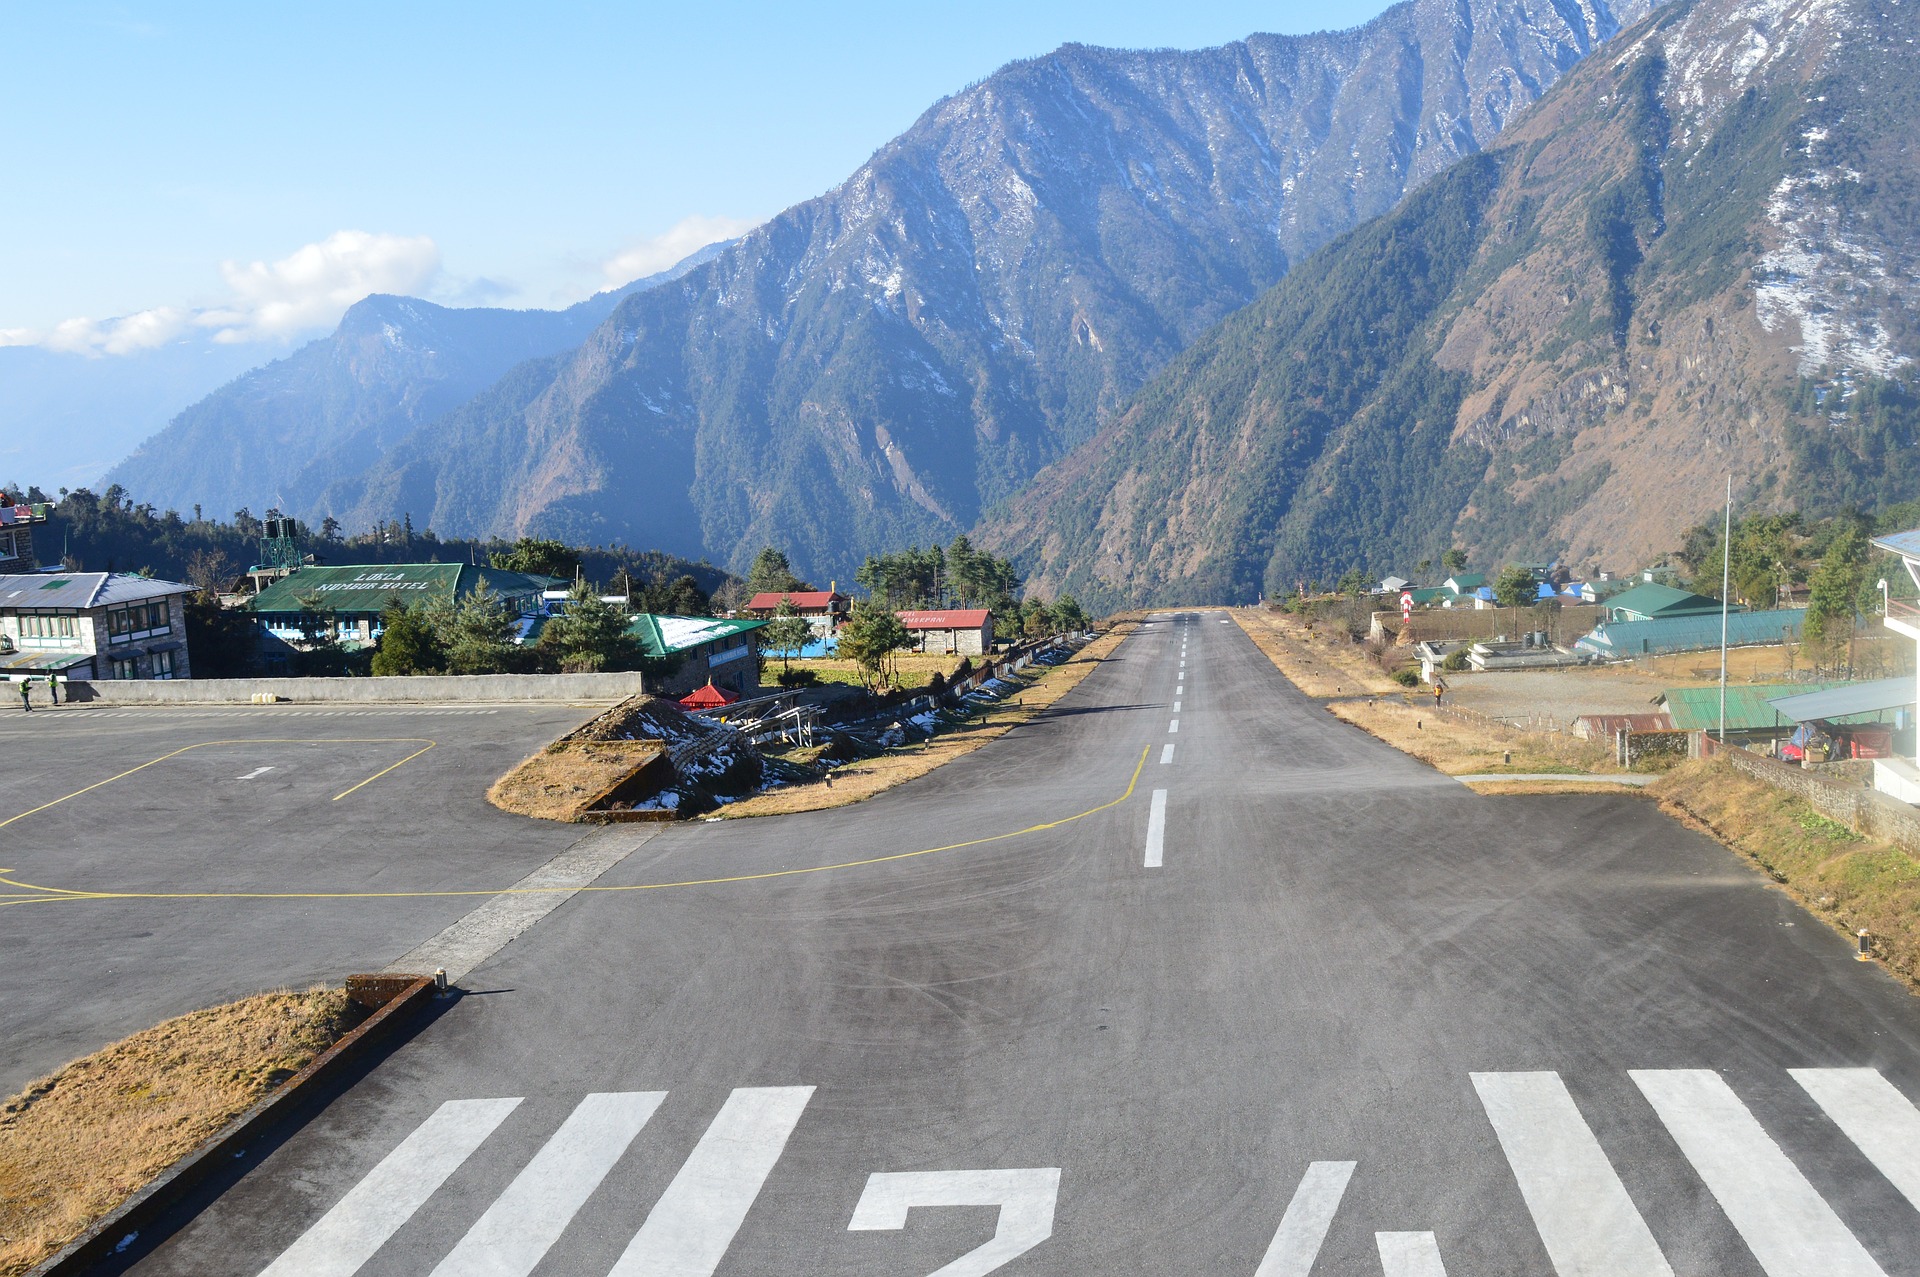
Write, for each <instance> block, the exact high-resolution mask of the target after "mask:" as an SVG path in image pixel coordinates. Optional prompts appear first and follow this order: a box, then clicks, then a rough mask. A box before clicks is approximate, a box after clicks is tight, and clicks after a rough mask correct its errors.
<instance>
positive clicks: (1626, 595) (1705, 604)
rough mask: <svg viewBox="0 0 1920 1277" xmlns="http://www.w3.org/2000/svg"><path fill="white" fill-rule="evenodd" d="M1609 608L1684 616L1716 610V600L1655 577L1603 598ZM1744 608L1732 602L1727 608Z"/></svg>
mask: <svg viewBox="0 0 1920 1277" xmlns="http://www.w3.org/2000/svg"><path fill="white" fill-rule="evenodd" d="M1607 608H1608V610H1609V611H1618V610H1620V609H1621V608H1625V609H1626V610H1627V611H1629V612H1638V613H1640V615H1642V616H1645V617H1647V618H1649V619H1658V618H1660V617H1667V616H1685V615H1688V614H1691V613H1694V612H1718V611H1719V610H1720V600H1719V599H1710V598H1708V597H1707V596H1706V595H1704V594H1694V593H1692V592H1691V591H1688V590H1676V589H1674V588H1673V587H1672V586H1671V585H1661V584H1659V583H1658V582H1656V581H1645V582H1642V583H1641V584H1639V585H1636V586H1634V587H1633V588H1632V589H1631V590H1625V591H1622V592H1621V593H1619V594H1616V595H1614V596H1612V597H1611V598H1609V599H1608V600H1607ZM1729 610H1730V611H1734V612H1744V611H1746V608H1744V607H1742V606H1740V605H1739V604H1737V603H1736V604H1734V605H1733V607H1732V608H1730V609H1729Z"/></svg>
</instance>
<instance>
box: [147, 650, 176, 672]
mask: <svg viewBox="0 0 1920 1277" xmlns="http://www.w3.org/2000/svg"><path fill="white" fill-rule="evenodd" d="M152 660H153V676H154V677H155V678H172V677H173V653H172V652H155V653H153V657H152Z"/></svg>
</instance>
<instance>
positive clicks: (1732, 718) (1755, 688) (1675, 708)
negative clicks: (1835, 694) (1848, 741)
mask: <svg viewBox="0 0 1920 1277" xmlns="http://www.w3.org/2000/svg"><path fill="white" fill-rule="evenodd" d="M1845 686H1846V684H1844V683H1800V684H1797V685H1796V684H1778V683H1775V684H1759V683H1737V684H1735V683H1729V684H1728V685H1727V729H1728V730H1729V731H1736V732H1752V731H1765V730H1766V729H1767V728H1770V727H1778V728H1780V729H1781V730H1783V731H1784V730H1787V729H1789V728H1791V727H1792V726H1793V720H1792V719H1790V718H1788V717H1787V716H1786V715H1785V714H1782V713H1781V712H1780V711H1779V710H1777V709H1775V708H1774V706H1773V701H1774V699H1775V698H1778V697H1784V696H1790V695H1792V694H1794V693H1796V692H1824V691H1828V690H1830V689H1832V688H1835V687H1845ZM1660 699H1661V701H1662V702H1664V703H1665V705H1666V707H1667V713H1669V714H1671V715H1673V725H1674V726H1675V727H1677V728H1679V729H1680V730H1682V731H1687V732H1695V731H1699V730H1701V729H1702V728H1714V729H1718V728H1719V726H1720V688H1719V687H1718V686H1713V687H1670V688H1668V689H1667V690H1666V691H1665V692H1663V693H1661V697H1660Z"/></svg>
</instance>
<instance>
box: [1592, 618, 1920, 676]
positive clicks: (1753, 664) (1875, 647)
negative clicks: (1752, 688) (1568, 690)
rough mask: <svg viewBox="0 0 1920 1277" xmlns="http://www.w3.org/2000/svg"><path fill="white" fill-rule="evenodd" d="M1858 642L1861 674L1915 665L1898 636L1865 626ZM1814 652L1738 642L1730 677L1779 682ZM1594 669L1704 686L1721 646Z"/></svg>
mask: <svg viewBox="0 0 1920 1277" xmlns="http://www.w3.org/2000/svg"><path fill="white" fill-rule="evenodd" d="M1862 630H1863V633H1862V635H1861V637H1860V638H1859V639H1857V640H1856V641H1855V643H1854V665H1855V669H1856V672H1857V675H1858V677H1860V678H1881V677H1888V678H1890V677H1893V676H1894V675H1897V674H1902V673H1906V672H1908V671H1910V670H1912V668H1913V644H1912V643H1911V642H1908V641H1907V640H1905V639H1898V640H1896V639H1895V638H1894V637H1893V636H1886V637H1882V636H1880V635H1877V634H1873V633H1870V632H1865V627H1864V626H1863V627H1862ZM1812 664H1813V658H1812V656H1811V655H1809V654H1808V653H1807V652H1806V651H1805V650H1803V647H1802V645H1801V644H1798V643H1795V644H1782V645H1779V646H1775V647H1736V648H1733V649H1732V650H1730V651H1729V652H1728V653H1727V681H1728V682H1729V683H1778V682H1785V681H1787V680H1788V679H1789V678H1790V677H1792V676H1794V675H1796V674H1797V675H1801V676H1804V675H1805V674H1806V673H1807V671H1808V670H1809V669H1811V668H1812ZM1590 672H1592V673H1594V674H1597V675H1601V676H1605V675H1607V674H1612V673H1616V672H1622V673H1629V674H1640V675H1643V676H1646V677H1650V678H1656V679H1659V680H1660V682H1661V683H1663V684H1664V685H1666V686H1668V687H1705V686H1708V685H1709V684H1713V683H1718V682H1719V681H1720V653H1719V651H1718V649H1715V650H1712V651H1705V652H1675V653H1673V654H1671V655H1668V656H1644V657H1641V658H1639V659H1638V660H1635V661H1630V662H1626V663H1623V664H1620V665H1604V666H1593V667H1590Z"/></svg>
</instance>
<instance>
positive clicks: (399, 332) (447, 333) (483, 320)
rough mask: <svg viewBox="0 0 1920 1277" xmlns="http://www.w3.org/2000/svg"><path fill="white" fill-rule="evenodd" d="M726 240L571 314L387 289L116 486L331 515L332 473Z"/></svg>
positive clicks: (140, 453) (136, 459)
mask: <svg viewBox="0 0 1920 1277" xmlns="http://www.w3.org/2000/svg"><path fill="white" fill-rule="evenodd" d="M719 248H720V245H712V246H709V247H708V248H705V249H702V250H701V251H700V252H698V253H695V254H694V255H693V256H691V257H689V258H687V259H686V260H685V261H683V262H681V263H680V264H679V265H677V266H675V267H673V268H671V269H670V270H667V271H663V272H661V273H660V274H657V275H652V276H649V277H647V278H645V279H641V280H635V281H634V282H633V283H630V284H627V285H626V286H624V287H622V288H618V289H613V290H610V291H608V292H604V293H599V294H597V295H595V296H593V297H589V298H588V299H587V300H585V301H583V302H580V303H579V304H577V305H574V306H570V307H568V308H567V309H565V310H557V311H553V310H497V309H486V308H475V309H452V308H449V307H446V306H438V305H435V304H434V303H432V302H427V301H421V300H420V299H418V298H413V297H391V296H386V295H382V294H375V295H374V296H371V297H368V298H366V299H364V300H362V301H360V302H357V303H355V304H354V305H353V306H352V307H350V308H349V309H348V310H347V313H346V314H345V315H344V316H342V318H341V320H340V324H339V327H338V328H336V329H335V330H334V332H333V333H332V334H331V335H329V336H327V337H323V338H320V339H319V340H316V341H312V342H309V343H308V344H306V345H305V346H302V347H301V348H300V349H299V350H297V351H295V352H294V353H293V354H291V355H289V356H287V357H286V358H284V359H278V360H275V361H274V362H272V363H270V364H267V365H265V366H264V367H261V368H257V369H255V370H254V371H252V372H250V373H247V374H246V375H245V376H242V377H239V378H238V379H237V380H234V381H233V382H231V383H230V384H228V385H225V386H223V387H221V388H220V389H219V390H216V391H215V392H214V393H212V394H210V395H208V396H207V397H206V398H204V399H202V400H200V401H199V402H198V403H195V404H193V405H192V406H191V407H189V408H187V409H186V410H184V411H182V412H181V413H180V414H179V415H178V416H176V417H174V418H173V420H172V421H170V422H169V423H167V425H166V428H165V429H163V430H161V431H160V432H159V433H158V434H156V435H154V436H153V437H152V438H150V439H148V440H147V441H146V442H145V443H143V444H141V445H140V447H139V448H138V449H137V450H136V451H135V452H134V453H133V455H132V456H130V457H128V458H127V459H126V460H124V461H122V462H121V463H120V464H119V465H117V466H115V467H114V468H113V470H112V471H111V472H110V473H109V474H108V475H107V478H106V482H107V483H119V484H121V485H123V486H125V487H126V488H127V489H128V490H129V491H132V492H135V493H137V494H138V495H139V497H140V499H141V500H143V501H147V502H150V503H152V504H154V505H157V506H162V507H172V508H177V509H187V508H190V507H192V506H193V505H195V504H200V505H204V506H205V507H206V508H207V509H209V510H217V511H221V512H223V513H224V512H227V511H230V510H237V509H240V508H241V507H247V508H251V509H254V510H255V511H256V512H258V511H261V510H265V509H267V508H269V507H278V508H280V509H282V510H285V511H287V512H289V513H296V512H297V513H308V512H313V513H316V514H321V513H325V511H324V509H321V508H320V505H319V498H320V495H321V493H322V492H323V491H324V490H325V488H326V486H327V485H328V484H329V483H331V482H333V481H334V480H336V479H338V478H339V477H341V476H342V475H352V474H357V473H358V472H360V471H361V470H363V469H364V468H365V467H367V466H368V465H370V464H372V463H373V462H374V461H375V460H376V459H377V458H378V457H379V456H380V455H381V454H382V453H383V452H385V450H386V449H388V448H390V447H392V446H393V445H394V444H395V443H397V442H398V441H400V440H401V439H403V438H405V437H406V436H407V435H408V434H409V433H410V432H412V431H413V430H414V429H415V428H416V427H418V426H419V425H420V424H421V423H423V422H425V421H430V420H432V419H433V418H435V417H437V416H439V415H440V414H442V413H444V412H447V411H449V410H450V409H452V408H454V407H456V406H458V405H459V404H461V403H464V402H465V401H466V400H468V399H470V398H471V397H473V396H474V395H475V394H478V393H479V392H480V391H482V390H484V389H485V388H486V387H488V386H490V385H491V384H493V383H494V382H495V381H496V380H498V379H499V378H500V377H501V376H502V375H504V374H505V373H506V372H507V371H508V370H510V369H512V368H513V367H514V366H516V365H517V364H520V363H522V362H524V361H526V360H529V359H538V358H541V357H543V356H548V355H552V354H555V353H557V352H560V351H564V350H570V349H572V348H573V347H575V346H578V345H579V344H580V342H581V341H582V340H584V339H585V338H586V336H587V335H588V334H589V333H590V332H592V331H593V329H594V327H595V326H596V325H598V324H599V323H600V322H601V321H602V320H604V319H605V318H606V317H607V315H608V314H610V313H611V312H612V311H613V309H614V308H615V307H616V306H617V305H619V303H620V301H621V300H622V299H623V298H625V297H628V296H630V295H632V294H634V293H636V292H640V291H644V290H645V289H648V288H651V287H653V286H655V285H657V284H662V283H666V282H668V281H670V280H674V279H678V278H679V277H680V276H681V275H684V274H685V273H686V272H687V271H689V270H692V269H693V268H694V267H696V266H698V265H700V264H701V263H702V262H705V261H709V260H711V259H712V258H713V256H714V255H715V254H716V253H717V252H718V250H719Z"/></svg>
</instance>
